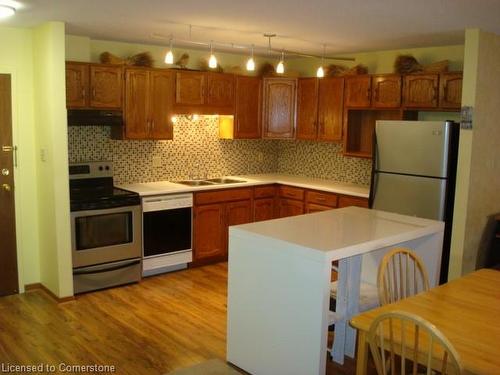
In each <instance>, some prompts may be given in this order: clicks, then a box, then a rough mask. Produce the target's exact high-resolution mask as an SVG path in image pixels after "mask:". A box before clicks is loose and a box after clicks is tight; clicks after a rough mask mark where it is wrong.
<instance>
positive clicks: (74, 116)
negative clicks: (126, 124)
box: [68, 109, 123, 126]
mask: <svg viewBox="0 0 500 375" xmlns="http://www.w3.org/2000/svg"><path fill="white" fill-rule="evenodd" d="M68 126H123V115H122V111H109V110H101V109H68Z"/></svg>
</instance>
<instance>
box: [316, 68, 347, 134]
mask: <svg viewBox="0 0 500 375" xmlns="http://www.w3.org/2000/svg"><path fill="white" fill-rule="evenodd" d="M343 109H344V78H322V79H320V81H319V102H318V126H319V128H318V139H319V140H321V141H341V140H342V118H343Z"/></svg>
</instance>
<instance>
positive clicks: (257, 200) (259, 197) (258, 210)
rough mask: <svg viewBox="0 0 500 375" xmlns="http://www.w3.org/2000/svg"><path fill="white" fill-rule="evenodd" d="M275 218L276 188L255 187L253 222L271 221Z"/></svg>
mask: <svg viewBox="0 0 500 375" xmlns="http://www.w3.org/2000/svg"><path fill="white" fill-rule="evenodd" d="M275 217H276V187H275V186H274V185H267V186H257V187H255V189H254V200H253V221H263V220H271V219H274V218H275Z"/></svg>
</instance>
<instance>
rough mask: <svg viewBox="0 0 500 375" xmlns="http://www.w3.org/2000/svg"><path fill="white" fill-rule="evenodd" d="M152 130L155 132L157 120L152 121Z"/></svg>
mask: <svg viewBox="0 0 500 375" xmlns="http://www.w3.org/2000/svg"><path fill="white" fill-rule="evenodd" d="M151 130H152V131H153V130H155V120H153V121H151Z"/></svg>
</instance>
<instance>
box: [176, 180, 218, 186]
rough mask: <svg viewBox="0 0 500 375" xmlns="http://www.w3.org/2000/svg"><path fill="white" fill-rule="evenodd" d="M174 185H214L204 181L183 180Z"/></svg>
mask: <svg viewBox="0 0 500 375" xmlns="http://www.w3.org/2000/svg"><path fill="white" fill-rule="evenodd" d="M175 183H176V184H182V185H187V186H206V185H215V183H214V182H210V181H205V180H184V181H175Z"/></svg>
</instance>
